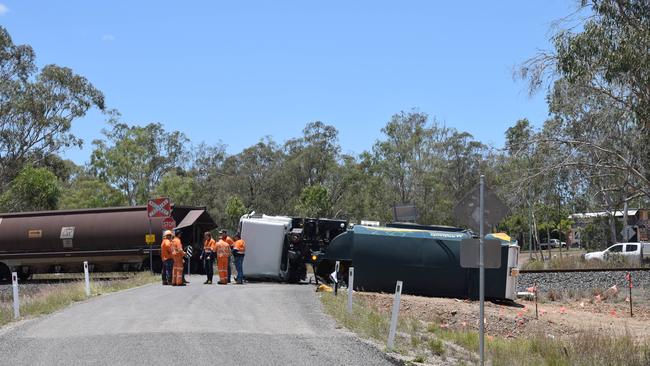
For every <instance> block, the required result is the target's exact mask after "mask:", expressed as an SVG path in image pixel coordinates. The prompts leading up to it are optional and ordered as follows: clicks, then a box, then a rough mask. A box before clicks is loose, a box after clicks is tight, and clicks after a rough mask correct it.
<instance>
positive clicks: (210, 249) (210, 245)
mask: <svg viewBox="0 0 650 366" xmlns="http://www.w3.org/2000/svg"><path fill="white" fill-rule="evenodd" d="M203 239H204V240H203V253H201V260H203V268H204V269H205V274H206V275H207V277H208V278H207V280H206V281H205V282H203V284H204V285H211V284H212V277H213V276H214V260H215V259H216V258H215V256H216V255H217V242H216V241H214V239H212V234H211V233H210V232H209V231H206V232H205V234H203Z"/></svg>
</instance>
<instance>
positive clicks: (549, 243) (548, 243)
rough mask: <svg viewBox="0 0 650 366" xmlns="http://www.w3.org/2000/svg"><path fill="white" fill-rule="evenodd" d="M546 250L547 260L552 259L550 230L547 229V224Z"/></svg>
mask: <svg viewBox="0 0 650 366" xmlns="http://www.w3.org/2000/svg"><path fill="white" fill-rule="evenodd" d="M546 248H547V250H548V259H549V260H551V258H553V255H552V254H551V230H550V229H549V228H548V224H547V225H546Z"/></svg>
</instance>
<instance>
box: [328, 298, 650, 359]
mask: <svg viewBox="0 0 650 366" xmlns="http://www.w3.org/2000/svg"><path fill="white" fill-rule="evenodd" d="M321 301H322V303H323V307H324V309H325V311H326V312H327V313H328V314H330V315H331V316H333V317H334V318H335V319H336V320H337V321H338V322H339V323H340V324H342V325H343V326H345V327H346V328H348V329H350V330H352V331H354V332H356V333H358V334H359V335H360V336H362V337H364V338H368V339H372V340H374V341H376V342H378V343H380V344H385V343H386V339H387V337H388V326H389V316H390V314H386V313H380V312H378V311H377V310H375V309H373V308H372V306H370V305H369V304H366V303H365V301H364V300H363V299H359V298H357V301H356V302H355V303H354V306H353V313H352V314H348V312H347V297H346V295H345V293H343V294H341V295H340V296H338V297H336V296H334V295H333V294H330V293H323V294H321ZM397 331H398V333H397V337H396V343H395V348H396V349H395V350H391V351H395V352H398V353H400V354H402V355H405V356H409V357H412V360H413V362H417V363H422V362H426V360H427V358H429V357H443V358H447V359H449V358H451V359H452V361H453V362H455V363H456V364H462V363H463V362H466V363H467V364H473V363H474V362H475V360H469V361H467V359H466V358H465V359H463V357H466V356H467V355H465V356H463V355H458V354H455V352H457V351H455V350H454V348H453V347H452V346H451V345H450V344H451V343H453V344H455V345H457V346H460V347H462V348H464V349H465V350H467V351H469V352H470V353H473V354H476V353H477V352H478V348H479V338H478V333H477V332H476V331H463V330H452V329H446V327H445V329H443V327H440V326H439V325H438V324H435V323H422V322H420V321H419V320H417V319H413V318H407V317H403V316H400V321H399V324H398V330H397ZM450 347H451V348H450ZM486 356H487V358H488V359H489V360H490V361H491V363H492V365H494V366H510V365H557V366H564V365H566V366H569V365H578V366H587V365H589V366H591V365H602V366H605V365H608V366H609V365H621V366H623V365H630V366H641V365H650V345H648V344H647V343H643V342H640V341H639V340H638V339H635V338H633V337H632V336H630V335H629V334H620V335H617V334H612V333H607V334H605V333H598V332H587V331H585V332H583V333H580V334H578V335H573V336H569V337H563V338H554V337H551V336H547V335H546V334H545V333H544V332H543V331H542V330H540V331H539V332H537V333H533V334H529V335H527V336H525V337H521V338H514V339H511V338H500V337H486Z"/></svg>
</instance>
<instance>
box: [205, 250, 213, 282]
mask: <svg viewBox="0 0 650 366" xmlns="http://www.w3.org/2000/svg"><path fill="white" fill-rule="evenodd" d="M203 269H205V274H206V275H207V276H208V281H210V282H212V277H213V276H214V255H212V256H211V257H210V258H209V259H204V260H203Z"/></svg>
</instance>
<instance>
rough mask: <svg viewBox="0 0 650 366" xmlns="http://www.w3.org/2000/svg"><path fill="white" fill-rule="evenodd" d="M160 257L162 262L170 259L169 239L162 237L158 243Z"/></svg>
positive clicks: (170, 247) (170, 245)
mask: <svg viewBox="0 0 650 366" xmlns="http://www.w3.org/2000/svg"><path fill="white" fill-rule="evenodd" d="M160 259H162V261H163V262H164V261H167V260H170V259H172V242H171V241H170V240H169V239H163V241H162V243H161V244H160Z"/></svg>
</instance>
